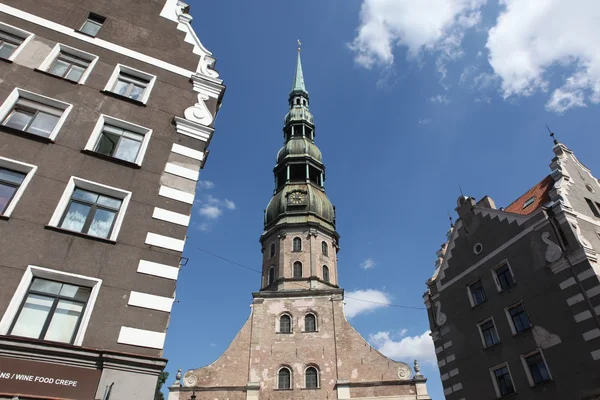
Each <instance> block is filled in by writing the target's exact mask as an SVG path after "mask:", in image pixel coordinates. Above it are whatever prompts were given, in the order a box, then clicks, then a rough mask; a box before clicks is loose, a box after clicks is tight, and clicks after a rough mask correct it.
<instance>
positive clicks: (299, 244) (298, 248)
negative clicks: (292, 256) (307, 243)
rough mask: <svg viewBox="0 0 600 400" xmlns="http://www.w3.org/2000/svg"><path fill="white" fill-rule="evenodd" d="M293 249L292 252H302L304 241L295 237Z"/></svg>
mask: <svg viewBox="0 0 600 400" xmlns="http://www.w3.org/2000/svg"><path fill="white" fill-rule="evenodd" d="M293 245H294V246H293V249H292V251H302V239H300V238H299V237H295V238H294V241H293Z"/></svg>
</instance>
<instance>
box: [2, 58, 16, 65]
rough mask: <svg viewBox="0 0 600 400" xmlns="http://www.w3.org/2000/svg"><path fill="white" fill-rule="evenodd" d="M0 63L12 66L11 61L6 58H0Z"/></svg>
mask: <svg viewBox="0 0 600 400" xmlns="http://www.w3.org/2000/svg"><path fill="white" fill-rule="evenodd" d="M0 61H2V62H5V63H7V64H12V63H13V61H12V60H9V59H8V58H2V57H0Z"/></svg>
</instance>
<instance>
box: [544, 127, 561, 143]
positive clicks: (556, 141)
mask: <svg viewBox="0 0 600 400" xmlns="http://www.w3.org/2000/svg"><path fill="white" fill-rule="evenodd" d="M544 125H546V124H544ZM546 129H548V132H550V137H551V138H552V140H553V141H554V144H558V140H556V138H555V137H554V132H552V131H551V130H550V128H548V125H546Z"/></svg>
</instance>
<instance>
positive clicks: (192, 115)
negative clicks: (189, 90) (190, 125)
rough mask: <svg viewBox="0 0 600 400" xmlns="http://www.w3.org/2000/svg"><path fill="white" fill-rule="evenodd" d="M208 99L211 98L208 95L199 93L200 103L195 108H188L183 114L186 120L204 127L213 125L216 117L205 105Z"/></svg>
mask: <svg viewBox="0 0 600 400" xmlns="http://www.w3.org/2000/svg"><path fill="white" fill-rule="evenodd" d="M208 98H209V96H208V95H207V94H204V93H198V102H197V103H196V104H194V105H193V106H191V107H188V108H187V109H186V110H185V112H184V113H183V115H184V116H185V119H187V120H188V121H192V122H196V123H198V124H201V125H204V126H209V125H210V124H212V122H213V120H214V117H213V115H212V114H211V112H210V110H209V109H208V107H207V106H206V103H205V101H206V100H208Z"/></svg>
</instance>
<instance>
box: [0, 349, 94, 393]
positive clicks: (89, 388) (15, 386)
mask: <svg viewBox="0 0 600 400" xmlns="http://www.w3.org/2000/svg"><path fill="white" fill-rule="evenodd" d="M101 374H102V371H101V370H98V369H89V368H80V367H72V366H68V365H62V364H53V363H47V362H40V361H30V360H18V359H14V358H5V357H0V393H3V394H11V395H22V396H26V395H30V396H43V397H46V396H47V397H51V398H53V399H64V400H92V399H93V398H94V396H95V395H96V389H97V388H98V383H99V382H100V375H101Z"/></svg>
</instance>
